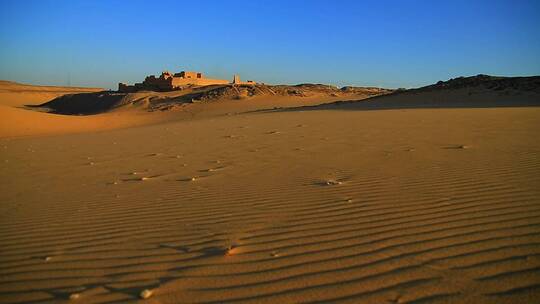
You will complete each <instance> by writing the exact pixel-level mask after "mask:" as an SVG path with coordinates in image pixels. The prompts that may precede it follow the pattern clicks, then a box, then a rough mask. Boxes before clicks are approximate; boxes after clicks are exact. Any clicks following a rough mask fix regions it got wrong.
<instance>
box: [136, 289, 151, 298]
mask: <svg viewBox="0 0 540 304" xmlns="http://www.w3.org/2000/svg"><path fill="white" fill-rule="evenodd" d="M153 294H154V292H153V291H152V290H150V289H145V290H143V291H141V293H140V294H139V296H140V297H141V299H148V298H150V297H151V296H152V295H153Z"/></svg>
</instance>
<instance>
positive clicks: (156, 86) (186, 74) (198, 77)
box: [118, 71, 255, 92]
mask: <svg viewBox="0 0 540 304" xmlns="http://www.w3.org/2000/svg"><path fill="white" fill-rule="evenodd" d="M216 84H255V82H253V81H251V80H249V81H247V82H241V81H240V76H238V75H234V78H233V81H232V83H231V82H229V81H228V80H223V79H211V78H206V77H204V75H203V74H202V73H200V72H192V71H182V72H180V73H175V74H173V73H171V72H169V71H164V72H163V73H161V75H160V76H159V77H156V76H154V75H150V76H147V77H146V78H145V79H144V81H143V82H142V83H136V84H134V85H127V84H125V83H119V84H118V91H119V92H137V91H144V90H147V91H173V90H181V89H182V88H183V87H187V86H206V85H216Z"/></svg>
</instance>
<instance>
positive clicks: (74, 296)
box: [69, 293, 81, 300]
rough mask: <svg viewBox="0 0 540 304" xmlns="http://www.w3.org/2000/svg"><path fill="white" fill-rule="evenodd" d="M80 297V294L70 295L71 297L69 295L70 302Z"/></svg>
mask: <svg viewBox="0 0 540 304" xmlns="http://www.w3.org/2000/svg"><path fill="white" fill-rule="evenodd" d="M80 297H81V294H80V293H72V294H71V295H69V299H70V300H77V299H78V298H80Z"/></svg>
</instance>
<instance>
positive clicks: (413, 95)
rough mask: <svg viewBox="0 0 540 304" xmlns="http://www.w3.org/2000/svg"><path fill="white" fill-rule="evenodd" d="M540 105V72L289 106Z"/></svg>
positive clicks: (482, 77) (452, 81) (465, 79)
mask: <svg viewBox="0 0 540 304" xmlns="http://www.w3.org/2000/svg"><path fill="white" fill-rule="evenodd" d="M527 106H540V76H533V77H494V76H487V75H477V76H472V77H459V78H455V79H450V80H448V81H439V82H438V83H436V84H433V85H429V86H425V87H422V88H418V89H410V90H398V91H396V92H394V93H392V94H387V95H382V96H375V97H372V98H368V99H364V100H353V101H337V102H334V103H328V104H324V105H318V106H308V107H299V108H292V109H286V110H285V111H304V110H320V109H336V110H382V109H407V108H488V107H527Z"/></svg>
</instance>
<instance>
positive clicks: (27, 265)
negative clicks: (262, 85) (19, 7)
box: [0, 101, 540, 303]
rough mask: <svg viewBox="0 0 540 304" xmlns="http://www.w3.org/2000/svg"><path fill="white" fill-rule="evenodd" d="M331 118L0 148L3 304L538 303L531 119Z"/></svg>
mask: <svg viewBox="0 0 540 304" xmlns="http://www.w3.org/2000/svg"><path fill="white" fill-rule="evenodd" d="M261 102H263V101H261ZM267 102H268V104H264V107H268V106H269V105H271V104H275V101H267ZM285 102H286V101H281V103H279V104H283V103H285ZM294 103H296V102H290V104H291V105H293V104H294ZM250 107H251V108H250ZM332 107H333V110H331V111H330V110H328V109H324V108H323V109H317V110H313V111H302V112H298V111H294V112H258V111H256V112H250V113H244V114H237V113H243V112H246V111H248V110H253V108H258V106H253V103H251V104H250V103H249V102H245V103H233V102H230V103H227V102H223V103H215V104H204V105H197V107H196V108H195V107H194V108H191V109H192V110H193V112H192V114H193V115H192V116H191V117H196V118H201V119H179V118H178V117H183V116H182V115H184V114H186V113H185V112H182V111H179V112H174V111H173V112H171V113H154V114H155V115H158V116H160V115H165V116H167V115H173V116H174V115H180V116H174V117H176V118H175V119H174V120H169V119H168V118H167V119H164V120H163V121H165V122H162V123H160V124H154V125H147V126H139V127H136V128H125V129H119V130H109V131H101V132H86V133H81V134H65V135H57V136H48V137H38V136H33V137H31V138H16V139H7V138H4V139H0V151H1V152H0V162H1V165H2V170H0V180H1V181H2V183H1V184H0V201H2V204H0V216H1V217H2V219H1V220H0V231H1V232H2V233H1V237H0V248H2V250H1V251H0V302H1V303H62V302H66V303H67V302H69V303H130V302H138V301H140V302H143V303H243V302H252V303H299V302H302V303H305V302H307V303H326V302H343V303H359V302H360V303H533V302H534V301H535V300H536V299H538V298H540V174H539V172H540V161H539V157H540V142H539V141H537V140H536V134H538V132H539V131H540V123H539V122H540V108H538V107H526V108H525V107H523V108H476V109H474V108H460V109H398V110H385V111H357V110H354V109H350V108H348V107H345V106H344V107H343V108H341V109H339V107H336V106H332ZM212 111H214V112H212ZM224 111H228V112H227V113H229V115H222V114H223V113H225V112H224ZM126 113H127V114H128V115H131V114H129V113H128V112H126ZM205 113H214V114H205ZM35 114H37V115H50V114H42V113H35ZM116 114H117V115H120V116H121V115H122V113H116ZM173 116H170V117H173ZM96 117H98V116H96ZM74 118H79V117H74ZM145 289H148V290H151V291H152V296H151V297H150V298H149V299H147V300H141V299H140V293H141V292H142V291H143V290H145ZM70 296H73V297H78V298H77V299H72V300H70V299H69V298H70Z"/></svg>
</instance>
